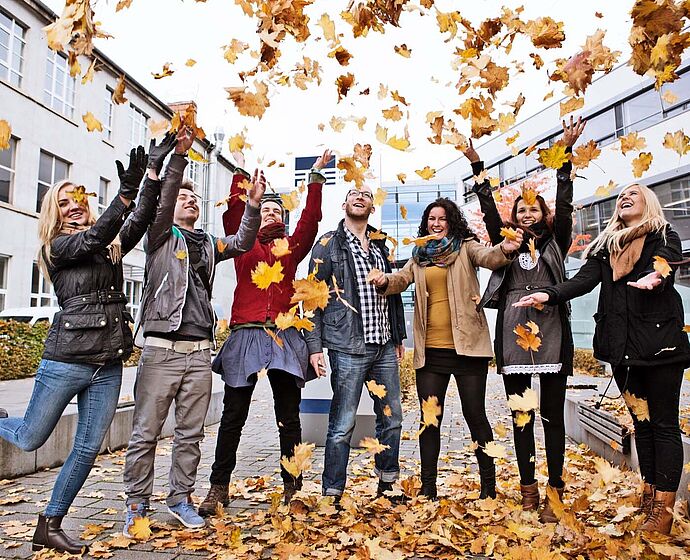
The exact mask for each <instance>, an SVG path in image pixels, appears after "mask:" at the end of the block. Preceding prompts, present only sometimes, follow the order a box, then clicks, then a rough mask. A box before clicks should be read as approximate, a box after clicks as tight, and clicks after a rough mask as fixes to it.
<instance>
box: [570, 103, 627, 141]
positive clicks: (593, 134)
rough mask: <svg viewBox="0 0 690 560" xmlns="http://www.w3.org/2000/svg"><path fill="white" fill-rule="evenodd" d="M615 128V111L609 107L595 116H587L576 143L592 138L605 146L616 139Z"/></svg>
mask: <svg viewBox="0 0 690 560" xmlns="http://www.w3.org/2000/svg"><path fill="white" fill-rule="evenodd" d="M617 129H618V127H617V126H616V112H615V111H614V108H613V107H611V108H610V109H608V110H606V111H604V112H603V113H600V114H599V115H597V116H596V117H589V118H588V119H587V126H586V127H585V130H584V132H583V133H582V136H581V137H580V140H579V141H578V143H579V144H582V143H585V142H588V141H590V140H594V141H596V142H597V143H598V144H599V145H600V146H605V145H606V144H609V143H611V142H613V141H614V140H615V139H616V131H617Z"/></svg>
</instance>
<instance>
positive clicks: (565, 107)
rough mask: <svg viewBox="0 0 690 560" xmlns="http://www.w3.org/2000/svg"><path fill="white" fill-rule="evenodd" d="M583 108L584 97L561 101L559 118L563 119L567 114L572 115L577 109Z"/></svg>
mask: <svg viewBox="0 0 690 560" xmlns="http://www.w3.org/2000/svg"><path fill="white" fill-rule="evenodd" d="M584 106H585V98H584V97H570V98H569V99H567V100H566V101H563V102H562V103H561V104H560V110H561V112H560V116H561V117H563V116H565V115H567V114H568V113H572V112H573V111H577V110H578V109H581V108H582V107H584Z"/></svg>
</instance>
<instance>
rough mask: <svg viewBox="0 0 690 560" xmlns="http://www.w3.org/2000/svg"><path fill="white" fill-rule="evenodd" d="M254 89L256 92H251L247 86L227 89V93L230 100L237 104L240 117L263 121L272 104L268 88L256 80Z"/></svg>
mask: <svg viewBox="0 0 690 560" xmlns="http://www.w3.org/2000/svg"><path fill="white" fill-rule="evenodd" d="M254 89H255V92H251V91H249V90H248V89H247V87H246V86H240V87H227V88H225V91H226V93H227V94H228V99H230V100H231V101H232V102H233V103H234V104H235V107H236V108H237V110H238V111H239V113H240V115H244V116H246V117H256V118H258V119H261V117H263V116H264V113H265V112H266V109H267V108H268V107H269V106H270V104H271V103H270V101H269V99H268V86H267V85H266V84H265V83H263V82H261V81H259V80H255V81H254Z"/></svg>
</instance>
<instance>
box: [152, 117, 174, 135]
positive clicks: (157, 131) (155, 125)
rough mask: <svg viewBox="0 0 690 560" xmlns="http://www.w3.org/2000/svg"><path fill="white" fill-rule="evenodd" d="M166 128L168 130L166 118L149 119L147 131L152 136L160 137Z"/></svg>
mask: <svg viewBox="0 0 690 560" xmlns="http://www.w3.org/2000/svg"><path fill="white" fill-rule="evenodd" d="M168 130H170V121H169V120H168V119H160V120H155V119H149V132H151V137H152V138H161V137H162V136H163V135H164V134H165V133H166V132H168Z"/></svg>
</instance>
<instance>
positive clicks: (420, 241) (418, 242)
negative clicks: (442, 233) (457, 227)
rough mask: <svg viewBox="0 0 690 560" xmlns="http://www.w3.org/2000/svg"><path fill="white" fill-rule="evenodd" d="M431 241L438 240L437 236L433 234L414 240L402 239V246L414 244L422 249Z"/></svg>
mask: <svg viewBox="0 0 690 560" xmlns="http://www.w3.org/2000/svg"><path fill="white" fill-rule="evenodd" d="M433 239H438V235H436V234H435V233H433V234H431V235H424V236H423V237H416V238H409V237H403V240H402V242H403V245H410V244H411V243H414V244H415V245H417V246H418V247H423V246H424V245H426V244H427V243H428V242H429V241H431V240H433Z"/></svg>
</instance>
